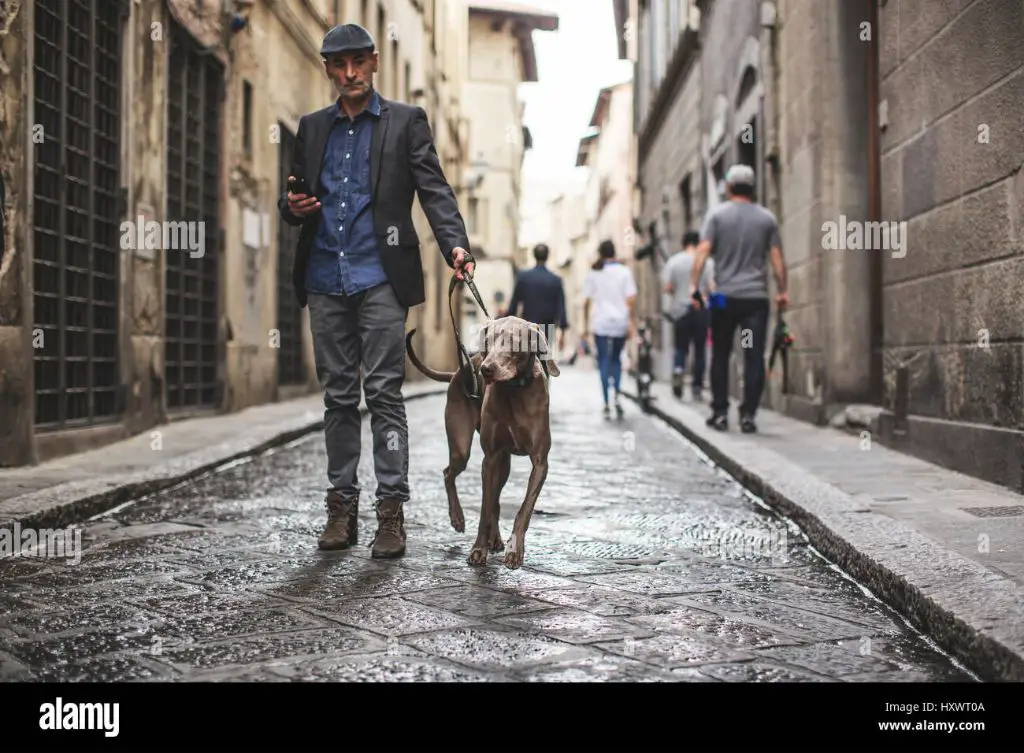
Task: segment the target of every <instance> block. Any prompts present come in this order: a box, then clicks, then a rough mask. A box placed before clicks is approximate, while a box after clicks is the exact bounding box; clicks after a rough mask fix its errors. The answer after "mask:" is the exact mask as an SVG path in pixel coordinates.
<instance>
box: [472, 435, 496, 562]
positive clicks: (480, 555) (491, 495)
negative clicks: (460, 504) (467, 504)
mask: <svg viewBox="0 0 1024 753" xmlns="http://www.w3.org/2000/svg"><path fill="white" fill-rule="evenodd" d="M481 465H482V469H481V475H482V476H483V479H482V481H483V483H482V486H483V497H484V498H483V504H481V506H480V527H479V529H478V530H477V534H476V542H475V543H474V544H473V548H472V549H471V550H470V552H469V558H468V560H467V561H468V562H469V564H471V565H484V564H486V563H487V550H488V549H490V543H491V525H492V523H493V522H494V519H495V516H496V515H497V513H496V512H495V511H494V508H495V507H496V503H497V499H496V497H497V491H498V485H497V483H496V482H497V480H498V478H499V474H500V472H501V457H500V455H498V454H497V453H494V452H488V453H485V455H484V460H483V463H481Z"/></svg>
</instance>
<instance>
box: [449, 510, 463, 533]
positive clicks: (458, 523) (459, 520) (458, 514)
mask: <svg viewBox="0 0 1024 753" xmlns="http://www.w3.org/2000/svg"><path fill="white" fill-rule="evenodd" d="M448 520H449V521H451V524H452V528H454V529H455V530H456V531H458V532H459V533H465V532H466V519H465V518H464V517H463V516H462V510H458V511H456V510H451V511H449V512H448Z"/></svg>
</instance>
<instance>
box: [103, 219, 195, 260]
mask: <svg viewBox="0 0 1024 753" xmlns="http://www.w3.org/2000/svg"><path fill="white" fill-rule="evenodd" d="M121 249H122V250H123V251H128V250H129V249H130V250H134V251H156V250H163V251H188V252H189V254H188V255H189V256H191V257H192V258H193V259H201V258H202V257H203V256H204V255H205V254H206V223H205V222H201V221H200V222H184V221H182V222H157V221H156V220H150V221H149V222H147V221H146V218H145V217H144V216H143V215H141V214H140V215H139V216H138V219H137V220H136V221H135V222H128V221H127V220H125V221H124V222H122V223H121Z"/></svg>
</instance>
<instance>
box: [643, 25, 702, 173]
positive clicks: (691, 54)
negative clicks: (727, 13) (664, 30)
mask: <svg viewBox="0 0 1024 753" xmlns="http://www.w3.org/2000/svg"><path fill="white" fill-rule="evenodd" d="M699 53H700V35H699V34H698V32H697V30H696V29H694V28H692V27H690V26H687V27H685V28H684V29H683V30H682V31H681V32H680V33H679V41H678V43H677V44H676V51H675V54H674V55H673V56H672V61H671V62H670V63H669V66H668V70H666V71H665V77H664V78H663V79H662V82H661V86H659V87H658V92H657V94H656V95H655V97H654V102H653V103H652V104H651V106H650V108H649V109H648V110H647V115H646V117H645V118H644V121H643V125H642V126H641V128H640V133H639V134H638V135H637V148H638V151H639V154H640V156H641V157H642V156H643V155H644V154H646V153H647V151H648V149H649V148H650V146H651V142H652V141H654V138H655V137H656V136H657V135H658V131H660V130H661V126H662V124H663V123H664V121H665V118H666V116H667V115H668V112H669V110H670V109H671V106H672V102H673V100H674V99H675V96H676V93H677V92H678V91H679V89H680V88H681V87H682V86H683V84H684V83H685V81H686V77H687V75H688V74H689V72H690V69H691V68H692V66H693V64H694V62H695V61H696V60H697V57H698V55H699Z"/></svg>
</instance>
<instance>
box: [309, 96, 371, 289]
mask: <svg viewBox="0 0 1024 753" xmlns="http://www.w3.org/2000/svg"><path fill="white" fill-rule="evenodd" d="M378 117H380V95H379V94H378V93H377V92H376V91H375V92H374V93H373V95H372V96H371V97H370V102H369V104H368V105H367V107H366V109H365V110H364V111H363V112H361V113H359V114H358V115H356V117H355V120H354V121H352V120H350V119H349V117H348V115H346V114H345V112H344V110H342V109H341V105H340V104H339V105H338V114H337V115H336V116H335V119H334V125H333V126H332V128H331V132H330V134H328V137H327V147H326V149H325V152H324V163H323V167H321V170H320V181H321V183H323V191H322V192H321V194H320V195H319V196H318V197H317V198H319V199H320V205H321V206H320V223H319V225H318V227H317V231H316V236H315V238H314V240H313V246H312V248H311V249H310V254H309V266H308V268H307V270H306V290H307V291H308V292H310V293H320V294H324V295H341V294H345V295H354V294H356V293H359V292H360V291H363V290H367V289H368V288H372V287H375V286H376V285H379V284H381V283H383V282H387V279H388V278H387V275H385V274H384V268H383V267H382V266H381V262H380V248H379V246H378V242H377V235H376V232H375V231H374V226H373V209H372V207H371V204H370V200H371V186H370V137H371V135H372V133H373V125H374V121H375V120H376V119H377V118H378Z"/></svg>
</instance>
